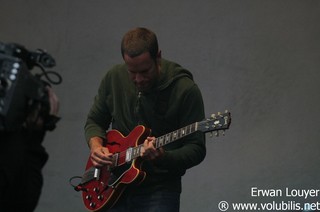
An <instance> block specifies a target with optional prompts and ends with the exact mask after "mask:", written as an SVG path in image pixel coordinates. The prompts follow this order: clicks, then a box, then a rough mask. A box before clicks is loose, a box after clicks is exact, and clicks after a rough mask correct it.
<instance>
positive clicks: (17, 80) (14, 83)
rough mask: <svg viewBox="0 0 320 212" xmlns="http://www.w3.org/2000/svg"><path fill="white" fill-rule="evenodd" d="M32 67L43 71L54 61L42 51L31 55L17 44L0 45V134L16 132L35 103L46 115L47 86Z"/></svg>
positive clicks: (47, 105)
mask: <svg viewBox="0 0 320 212" xmlns="http://www.w3.org/2000/svg"><path fill="white" fill-rule="evenodd" d="M34 66H38V67H40V68H41V69H42V70H43V71H44V68H43V67H53V66H55V61H54V59H53V58H52V57H51V56H50V55H48V54H47V53H46V52H44V51H42V50H38V51H35V52H31V51H28V50H27V49H26V48H24V47H23V46H21V45H19V44H14V43H10V44H4V43H1V42H0V131H14V130H17V129H19V128H20V127H21V126H22V124H23V122H24V121H25V119H26V117H27V113H28V109H29V107H30V106H31V105H32V104H33V103H34V102H38V103H39V102H40V103H41V106H42V108H44V110H46V111H47V113H48V115H49V111H50V104H49V99H48V92H47V90H46V86H47V85H49V83H47V82H45V81H43V80H41V79H40V78H41V75H33V74H32V73H31V71H30V70H31V69H32V68H33V67H34Z"/></svg>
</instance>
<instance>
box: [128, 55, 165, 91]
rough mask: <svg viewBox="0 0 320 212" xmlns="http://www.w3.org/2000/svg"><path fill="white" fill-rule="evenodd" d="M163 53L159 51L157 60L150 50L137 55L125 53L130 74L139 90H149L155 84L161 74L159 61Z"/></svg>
mask: <svg viewBox="0 0 320 212" xmlns="http://www.w3.org/2000/svg"><path fill="white" fill-rule="evenodd" d="M160 58H161V54H160V52H159V54H158V57H157V62H155V61H154V60H153V59H152V58H151V56H150V53H149V52H145V53H142V54H141V55H139V56H136V57H130V56H128V55H127V54H125V55H124V61H125V63H126V65H127V68H128V72H129V76H130V78H131V80H132V81H133V83H134V84H135V85H136V87H137V89H138V90H139V91H147V90H149V89H150V88H152V86H153V85H154V84H155V82H156V81H157V79H158V77H159V75H160V66H159V62H160V60H159V59H160Z"/></svg>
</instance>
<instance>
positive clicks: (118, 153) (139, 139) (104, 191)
mask: <svg viewBox="0 0 320 212" xmlns="http://www.w3.org/2000/svg"><path fill="white" fill-rule="evenodd" d="M230 123H231V115H230V113H229V112H227V111H226V112H225V113H223V114H220V113H218V114H217V115H214V114H213V115H212V116H211V117H210V118H208V119H206V120H204V121H200V122H195V123H193V124H190V125H188V126H186V127H183V128H181V129H178V130H176V131H173V132H171V133H168V134H166V135H163V136H160V137H158V138H156V140H155V147H156V148H160V147H162V146H164V145H166V144H169V143H171V142H173V141H176V140H178V139H180V138H183V137H185V136H187V135H189V134H191V133H194V132H196V131H202V132H213V131H215V132H216V135H218V133H219V131H223V132H224V130H226V129H228V128H229V126H230ZM150 133H151V130H150V129H148V128H145V127H144V126H142V125H139V126H137V127H135V128H134V129H133V130H132V131H131V132H130V134H129V135H128V136H126V137H125V136H123V135H122V134H121V133H120V132H119V131H116V130H111V131H109V132H107V134H106V138H107V143H106V145H105V146H106V147H107V148H108V149H109V151H110V152H112V153H113V156H112V157H113V165H112V166H105V167H102V168H99V169H98V168H95V167H94V166H93V165H92V162H91V159H90V158H89V159H88V162H87V165H86V169H85V173H84V175H83V176H82V180H81V183H80V184H79V185H78V186H76V187H75V189H76V190H77V191H82V197H83V202H84V205H85V207H86V208H87V209H88V210H89V211H99V210H101V209H102V208H103V209H104V210H105V209H110V208H111V207H112V206H113V205H114V204H115V203H116V202H117V200H118V199H119V197H120V195H121V194H122V193H123V192H124V190H125V189H126V187H127V186H128V185H130V184H139V183H141V182H142V181H143V180H144V178H145V177H146V173H145V172H144V171H142V170H140V168H141V165H142V163H143V159H142V158H141V157H140V151H141V147H142V146H143V142H144V140H145V139H146V138H147V137H148V136H150Z"/></svg>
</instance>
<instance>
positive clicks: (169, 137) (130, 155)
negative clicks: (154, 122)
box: [126, 122, 198, 162]
mask: <svg viewBox="0 0 320 212" xmlns="http://www.w3.org/2000/svg"><path fill="white" fill-rule="evenodd" d="M197 126H198V122H195V123H193V124H190V125H188V126H185V127H182V128H180V129H178V130H175V131H173V132H170V133H168V134H165V135H162V136H160V137H158V138H156V140H155V147H156V148H157V149H158V148H160V147H162V146H164V145H167V144H169V143H171V142H174V141H176V140H178V139H180V138H183V137H185V136H187V135H190V134H191V133H194V132H195V131H197ZM142 146H143V144H140V145H139V146H137V147H132V148H130V149H129V150H127V151H126V162H129V161H131V160H133V159H135V158H137V157H139V156H140V153H141V149H142Z"/></svg>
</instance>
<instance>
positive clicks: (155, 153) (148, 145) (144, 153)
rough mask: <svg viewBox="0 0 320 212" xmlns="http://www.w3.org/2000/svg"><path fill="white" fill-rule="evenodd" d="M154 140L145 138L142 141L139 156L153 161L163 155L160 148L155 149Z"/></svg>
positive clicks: (153, 138)
mask: <svg viewBox="0 0 320 212" xmlns="http://www.w3.org/2000/svg"><path fill="white" fill-rule="evenodd" d="M155 140H156V138H155V137H147V139H146V140H145V141H144V143H143V147H142V148H141V153H140V156H141V157H142V158H144V159H145V160H154V159H157V158H159V157H161V156H162V155H163V153H164V150H163V148H162V147H160V148H159V149H156V148H155V146H154V144H155Z"/></svg>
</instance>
